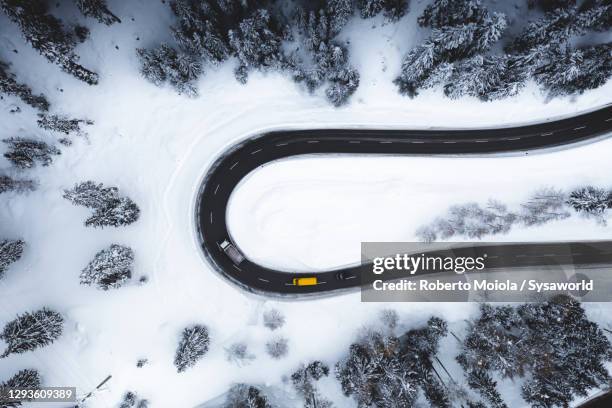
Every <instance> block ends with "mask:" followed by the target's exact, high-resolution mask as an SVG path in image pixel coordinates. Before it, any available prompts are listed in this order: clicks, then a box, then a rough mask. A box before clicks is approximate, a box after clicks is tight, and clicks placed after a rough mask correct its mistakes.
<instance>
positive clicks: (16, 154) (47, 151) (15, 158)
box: [3, 137, 61, 169]
mask: <svg viewBox="0 0 612 408" xmlns="http://www.w3.org/2000/svg"><path fill="white" fill-rule="evenodd" d="M3 142H4V143H6V144H7V145H8V151H7V152H6V153H4V157H6V158H7V159H8V160H9V161H10V162H11V163H12V164H13V165H14V166H15V167H19V168H21V169H28V168H32V167H34V165H35V164H36V163H37V162H38V163H40V164H41V165H42V166H48V165H50V164H51V163H52V162H53V156H57V155H59V154H61V151H60V150H59V149H58V148H57V147H55V146H52V145H48V144H47V143H45V142H42V141H39V140H35V139H28V138H23V137H11V138H8V139H4V140H3Z"/></svg>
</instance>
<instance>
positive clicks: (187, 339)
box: [174, 324, 210, 373]
mask: <svg viewBox="0 0 612 408" xmlns="http://www.w3.org/2000/svg"><path fill="white" fill-rule="evenodd" d="M209 344H210V338H209V335H208V329H207V328H206V326H202V325H198V324H196V325H193V326H189V327H187V328H185V329H184V330H183V333H182V336H181V341H180V342H179V345H178V348H177V349H176V355H175V357H174V365H175V366H176V368H177V370H178V372H179V373H181V372H183V371H185V370H186V369H187V368H189V367H192V366H193V365H195V363H196V362H198V360H200V359H201V358H202V357H204V355H205V354H206V353H207V352H208V347H209Z"/></svg>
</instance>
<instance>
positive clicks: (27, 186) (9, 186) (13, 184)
mask: <svg viewBox="0 0 612 408" xmlns="http://www.w3.org/2000/svg"><path fill="white" fill-rule="evenodd" d="M35 188H36V183H34V180H19V179H13V178H11V177H9V176H7V175H4V174H0V194H2V193H7V192H9V191H14V192H16V193H24V192H27V191H34V189H35Z"/></svg>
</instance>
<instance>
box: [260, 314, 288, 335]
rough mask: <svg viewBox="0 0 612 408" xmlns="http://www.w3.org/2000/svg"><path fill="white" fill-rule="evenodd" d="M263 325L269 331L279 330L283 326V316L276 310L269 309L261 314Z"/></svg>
mask: <svg viewBox="0 0 612 408" xmlns="http://www.w3.org/2000/svg"><path fill="white" fill-rule="evenodd" d="M263 324H264V326H266V327H267V328H268V329H270V330H276V329H280V328H281V327H283V326H284V325H285V316H283V314H282V313H281V312H280V311H278V310H277V309H270V310H267V311H266V312H264V314H263Z"/></svg>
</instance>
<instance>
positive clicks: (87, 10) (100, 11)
mask: <svg viewBox="0 0 612 408" xmlns="http://www.w3.org/2000/svg"><path fill="white" fill-rule="evenodd" d="M74 1H75V3H76V5H77V7H78V8H79V10H81V13H83V15H84V16H86V17H93V18H95V19H96V20H98V21H99V22H100V23H103V24H106V25H111V24H114V23H121V20H120V19H119V17H117V16H116V15H114V14H113V13H112V12H111V11H110V10H109V9H108V5H107V4H106V1H105V0H74Z"/></svg>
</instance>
